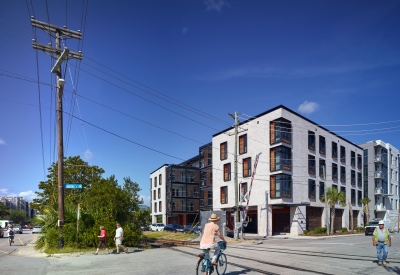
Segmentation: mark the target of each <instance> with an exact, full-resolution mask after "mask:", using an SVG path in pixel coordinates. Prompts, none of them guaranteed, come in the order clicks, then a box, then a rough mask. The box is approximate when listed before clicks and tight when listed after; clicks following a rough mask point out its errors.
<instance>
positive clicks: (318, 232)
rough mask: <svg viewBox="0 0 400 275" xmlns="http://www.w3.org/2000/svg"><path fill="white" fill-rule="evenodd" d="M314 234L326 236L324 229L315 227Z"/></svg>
mask: <svg viewBox="0 0 400 275" xmlns="http://www.w3.org/2000/svg"><path fill="white" fill-rule="evenodd" d="M314 232H315V233H316V234H324V233H325V234H326V227H316V228H315V229H314Z"/></svg>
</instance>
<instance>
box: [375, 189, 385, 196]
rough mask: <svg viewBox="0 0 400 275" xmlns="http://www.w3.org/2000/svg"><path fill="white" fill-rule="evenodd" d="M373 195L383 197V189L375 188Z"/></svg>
mask: <svg viewBox="0 0 400 275" xmlns="http://www.w3.org/2000/svg"><path fill="white" fill-rule="evenodd" d="M374 195H383V188H375V191H374Z"/></svg>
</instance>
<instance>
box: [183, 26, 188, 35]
mask: <svg viewBox="0 0 400 275" xmlns="http://www.w3.org/2000/svg"><path fill="white" fill-rule="evenodd" d="M188 31H189V29H188V27H184V28H183V30H182V33H183V35H185V34H186V33H187V32H188Z"/></svg>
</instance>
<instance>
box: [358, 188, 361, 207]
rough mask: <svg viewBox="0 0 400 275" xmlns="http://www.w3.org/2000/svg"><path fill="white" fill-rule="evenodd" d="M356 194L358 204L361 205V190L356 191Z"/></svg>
mask: <svg viewBox="0 0 400 275" xmlns="http://www.w3.org/2000/svg"><path fill="white" fill-rule="evenodd" d="M357 195H358V205H359V206H361V205H362V203H361V200H362V191H358V192H357Z"/></svg>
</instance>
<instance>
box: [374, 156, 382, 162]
mask: <svg viewBox="0 0 400 275" xmlns="http://www.w3.org/2000/svg"><path fill="white" fill-rule="evenodd" d="M374 162H383V157H382V156H375V157H374Z"/></svg>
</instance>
